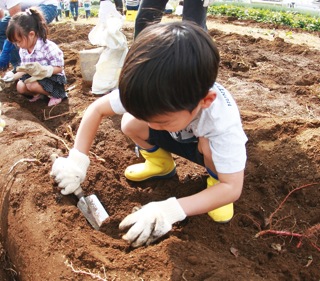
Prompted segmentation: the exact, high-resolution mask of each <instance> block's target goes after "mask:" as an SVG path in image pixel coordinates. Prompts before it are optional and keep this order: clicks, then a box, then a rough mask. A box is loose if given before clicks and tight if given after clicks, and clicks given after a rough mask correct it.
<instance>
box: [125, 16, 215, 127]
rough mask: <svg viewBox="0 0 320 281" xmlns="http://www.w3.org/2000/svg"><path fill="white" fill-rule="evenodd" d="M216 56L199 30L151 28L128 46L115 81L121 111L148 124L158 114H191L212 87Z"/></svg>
mask: <svg viewBox="0 0 320 281" xmlns="http://www.w3.org/2000/svg"><path fill="white" fill-rule="evenodd" d="M219 61H220V56H219V52H218V49H217V47H216V46H215V44H214V42H213V40H212V38H211V37H210V36H209V35H208V34H207V33H206V32H205V31H204V30H203V29H202V28H201V27H200V26H198V25H196V24H194V23H191V22H187V21H182V22H171V23H160V24H153V25H150V26H149V27H147V28H145V29H144V30H143V31H142V32H141V33H140V34H139V36H138V37H137V38H136V40H135V42H134V43H133V44H132V46H131V48H130V50H129V52H128V54H127V56H126V59H125V62H124V65H123V68H122V71H121V73H120V78H119V91H120V98H121V102H122V104H123V106H124V108H125V109H126V110H127V112H129V113H131V114H132V115H133V116H135V117H136V118H138V119H141V120H145V121H148V120H149V119H150V117H154V116H156V115H159V114H164V113H169V112H177V111H181V110H188V111H189V112H191V111H192V110H193V109H194V108H195V107H196V106H197V105H198V104H199V102H200V100H201V99H203V98H204V97H205V96H206V95H207V93H208V91H209V89H210V88H211V87H212V86H213V84H214V82H215V81H216V78H217V74H218V66H219Z"/></svg>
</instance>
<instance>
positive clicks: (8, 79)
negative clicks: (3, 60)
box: [1, 71, 14, 82]
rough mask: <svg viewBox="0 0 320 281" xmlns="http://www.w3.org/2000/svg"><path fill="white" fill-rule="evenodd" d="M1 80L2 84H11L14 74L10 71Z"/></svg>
mask: <svg viewBox="0 0 320 281" xmlns="http://www.w3.org/2000/svg"><path fill="white" fill-rule="evenodd" d="M1 79H2V80H3V81H4V82H12V81H13V79H14V73H13V72H12V71H8V72H6V74H5V75H4V76H3V77H2V78H1Z"/></svg>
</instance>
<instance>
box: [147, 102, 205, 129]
mask: <svg viewBox="0 0 320 281" xmlns="http://www.w3.org/2000/svg"><path fill="white" fill-rule="evenodd" d="M200 109H201V106H200V105H198V106H197V107H196V108H195V109H194V110H193V111H192V112H189V111H187V110H182V111H177V112H169V113H165V114H161V115H157V116H155V117H153V118H151V119H150V120H148V126H149V127H150V128H151V129H154V130H164V131H169V132H177V131H180V130H182V129H184V128H186V127H187V126H188V125H189V123H190V122H191V121H192V120H193V119H194V118H195V117H196V116H197V114H198V112H199V110H200Z"/></svg>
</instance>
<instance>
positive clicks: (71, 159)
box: [50, 148, 90, 195]
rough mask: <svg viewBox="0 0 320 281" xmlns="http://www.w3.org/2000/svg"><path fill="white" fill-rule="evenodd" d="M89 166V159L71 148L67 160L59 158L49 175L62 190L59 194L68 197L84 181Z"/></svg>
mask: <svg viewBox="0 0 320 281" xmlns="http://www.w3.org/2000/svg"><path fill="white" fill-rule="evenodd" d="M89 164H90V159H89V157H88V156H87V155H85V154H84V153H82V152H80V151H79V150H77V149H75V148H73V149H71V150H70V152H69V156H68V157H67V158H64V157H59V158H57V159H56V160H55V161H54V163H53V166H52V170H51V173H50V175H51V176H53V177H54V180H55V181H56V182H57V183H58V186H59V187H60V188H61V189H62V190H61V193H62V194H63V195H68V194H70V193H73V192H74V191H75V190H76V189H77V188H78V187H79V186H80V184H81V183H82V182H83V181H84V179H85V177H86V174H87V169H88V167H89Z"/></svg>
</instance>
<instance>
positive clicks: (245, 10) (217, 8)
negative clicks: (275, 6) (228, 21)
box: [208, 4, 320, 31]
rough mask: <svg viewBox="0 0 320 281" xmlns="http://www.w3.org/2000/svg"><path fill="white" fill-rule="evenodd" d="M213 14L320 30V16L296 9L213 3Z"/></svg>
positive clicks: (209, 10)
mask: <svg viewBox="0 0 320 281" xmlns="http://www.w3.org/2000/svg"><path fill="white" fill-rule="evenodd" d="M208 13H209V14H211V15H220V16H230V17H236V18H238V19H241V20H254V21H257V22H264V23H271V24H276V25H285V26H289V27H292V28H301V29H303V30H307V31H320V18H319V17H317V16H311V15H308V14H300V13H297V12H295V11H286V10H271V9H267V8H254V7H241V6H236V5H230V4H223V5H212V6H210V7H209V8H208Z"/></svg>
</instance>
